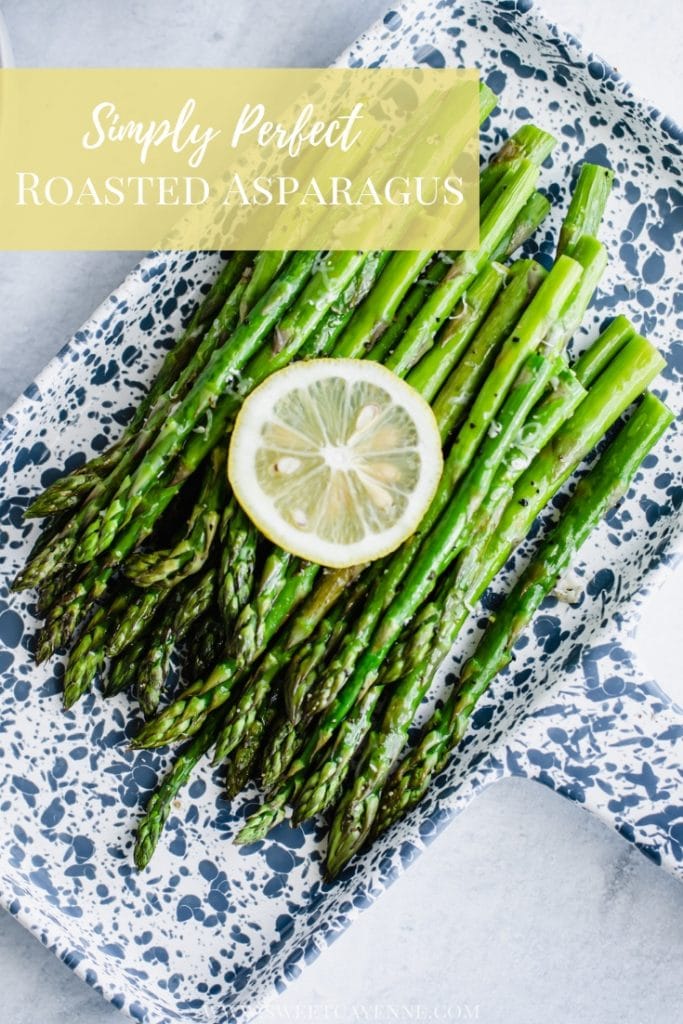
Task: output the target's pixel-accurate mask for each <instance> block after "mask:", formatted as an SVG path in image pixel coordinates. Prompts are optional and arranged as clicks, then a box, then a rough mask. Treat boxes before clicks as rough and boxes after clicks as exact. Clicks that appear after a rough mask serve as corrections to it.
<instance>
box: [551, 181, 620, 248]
mask: <svg viewBox="0 0 683 1024" xmlns="http://www.w3.org/2000/svg"><path fill="white" fill-rule="evenodd" d="M613 180H614V171H611V170H610V169H609V168H608V167H599V166H597V164H582V166H581V170H580V171H579V177H578V180H577V182H576V186H575V187H574V191H573V193H572V199H571V203H570V204H569V210H568V211H567V216H566V217H565V218H564V220H563V222H562V227H561V228H560V237H559V240H558V243H557V255H558V256H561V255H562V253H567V254H568V255H570V256H571V254H572V249H573V247H574V246H575V245H576V243H577V242H578V240H579V238H581V236H582V235H596V234H597V233H598V228H599V227H600V221H601V220H602V215H603V213H604V210H605V204H606V203H607V199H608V198H609V194H610V192H611V190H612V181H613Z"/></svg>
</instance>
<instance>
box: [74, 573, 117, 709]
mask: <svg viewBox="0 0 683 1024" xmlns="http://www.w3.org/2000/svg"><path fill="white" fill-rule="evenodd" d="M131 598H132V593H131V588H130V587H125V588H124V589H123V590H122V591H121V593H120V594H118V595H117V596H116V597H115V598H114V600H113V601H112V602H111V605H110V606H105V605H101V606H100V607H99V608H98V609H97V610H96V611H95V613H94V614H93V615H92V617H91V619H90V621H89V622H88V624H87V626H86V627H85V629H84V630H83V632H82V633H81V636H80V637H79V640H78V643H77V644H76V645H75V647H74V648H73V650H72V651H71V654H70V655H69V660H68V663H67V666H66V672H65V673H64V696H63V702H64V707H65V708H71V707H73V705H74V704H75V703H76V701H77V700H79V698H80V697H82V696H83V694H84V693H85V692H86V690H89V689H90V687H91V686H92V683H93V682H94V680H95V678H96V676H97V675H98V674H99V673H100V672H101V670H102V668H103V666H104V662H105V658H106V655H107V646H108V637H109V636H110V635H111V634H112V632H114V633H115V632H116V631H117V629H118V628H119V626H120V623H121V621H122V620H123V619H124V618H125V616H126V612H127V609H128V607H129V605H130V601H131Z"/></svg>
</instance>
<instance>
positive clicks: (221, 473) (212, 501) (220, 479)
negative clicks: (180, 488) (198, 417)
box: [124, 445, 227, 589]
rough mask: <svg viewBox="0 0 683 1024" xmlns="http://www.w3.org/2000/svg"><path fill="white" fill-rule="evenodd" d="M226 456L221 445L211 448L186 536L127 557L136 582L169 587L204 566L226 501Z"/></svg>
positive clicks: (126, 568)
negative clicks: (172, 543) (165, 546)
mask: <svg viewBox="0 0 683 1024" xmlns="http://www.w3.org/2000/svg"><path fill="white" fill-rule="evenodd" d="M226 456H227V452H226V449H225V447H223V446H222V445H218V446H217V447H216V448H214V449H213V451H212V452H211V455H210V456H209V458H208V460H207V466H206V470H205V472H204V478H203V480H202V486H201V488H200V491H199V495H198V497H197V501H196V503H195V505H194V507H193V509H192V512H191V515H190V519H189V522H188V524H187V530H186V533H185V536H184V537H183V538H182V539H181V540H180V541H179V542H178V543H177V544H175V545H174V546H173V547H172V548H166V549H162V550H158V551H150V552H140V553H137V554H134V555H132V556H131V557H130V558H129V559H128V561H127V562H126V564H125V566H124V572H125V573H126V576H128V578H129V579H130V580H132V581H133V583H135V584H136V586H138V587H158V586H162V587H167V588H168V589H171V588H172V587H174V586H176V585H177V584H178V583H180V582H181V581H182V580H184V579H186V578H187V577H188V576H193V575H194V574H195V573H196V572H199V570H200V569H201V568H202V567H203V565H204V564H205V562H206V560H207V558H208V557H209V551H210V549H211V545H212V544H213V539H214V537H215V535H216V530H217V529H218V524H219V521H220V516H221V509H222V508H223V507H224V504H225V494H226V491H227V477H226V470H225V461H226Z"/></svg>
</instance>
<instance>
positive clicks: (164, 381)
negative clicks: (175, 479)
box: [24, 253, 249, 518]
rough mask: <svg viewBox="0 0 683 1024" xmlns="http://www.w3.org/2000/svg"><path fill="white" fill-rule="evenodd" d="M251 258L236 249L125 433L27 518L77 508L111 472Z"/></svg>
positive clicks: (57, 484)
mask: <svg viewBox="0 0 683 1024" xmlns="http://www.w3.org/2000/svg"><path fill="white" fill-rule="evenodd" d="M248 259H249V254H248V253H235V254H233V255H232V256H231V257H230V258H229V259H228V260H227V262H226V263H225V264H224V266H223V267H222V269H221V271H220V273H219V275H218V277H217V278H216V280H215V281H214V283H213V285H212V286H211V288H210V289H209V291H208V293H207V294H206V295H205V296H204V298H203V299H202V301H201V303H200V304H199V306H198V307H197V309H196V310H195V313H194V315H193V317H192V319H191V320H190V323H189V324H188V326H187V327H186V328H185V330H184V332H183V334H182V335H181V337H180V338H179V339H178V341H177V342H176V344H175V345H174V346H173V348H171V349H170V351H169V352H168V353H167V355H166V357H165V358H164V361H163V363H162V364H161V368H160V369H159V372H158V373H157V375H156V377H155V378H154V382H153V384H152V386H151V388H150V390H149V391H148V392H147V394H146V395H145V397H144V398H143V399H142V400H141V401H140V402H139V404H138V406H137V408H136V409H135V412H134V413H133V416H132V418H131V420H130V422H129V423H128V425H127V427H126V429H125V431H124V433H123V436H122V437H121V438H119V440H118V441H116V442H115V443H114V444H113V445H111V446H110V447H109V448H108V449H107V450H106V451H104V452H102V453H101V454H100V455H97V456H96V457H95V458H93V459H91V460H90V461H89V462H86V463H85V464H84V465H82V466H79V467H78V469H76V470H74V471H73V472H71V473H69V474H68V475H66V476H62V477H59V479H58V480H55V481H54V483H52V484H50V486H49V487H47V488H46V489H45V490H44V491H43V492H42V494H40V495H39V496H38V497H37V498H36V499H35V500H34V501H33V502H32V504H31V505H29V507H28V508H27V510H26V512H25V513H24V515H25V516H26V517H27V518H28V517H31V516H47V515H52V514H54V513H55V512H59V511H62V510H66V509H69V508H73V506H74V505H75V504H77V503H78V502H79V501H80V500H81V498H84V497H85V496H86V495H87V494H88V493H89V492H90V491H91V490H92V488H93V487H94V486H95V485H96V484H97V482H98V481H99V480H100V479H101V478H102V477H105V476H107V475H108V473H109V472H110V471H111V470H112V469H113V467H114V466H115V464H116V462H117V461H118V459H119V457H120V455H121V452H122V450H123V447H124V444H125V442H126V440H127V439H128V438H130V437H132V436H133V435H134V434H135V432H136V431H137V429H138V428H139V427H140V426H141V425H142V423H143V422H144V420H145V418H146V416H147V414H148V413H149V412H150V411H151V409H152V408H153V407H154V405H155V404H156V402H157V401H158V399H159V398H160V397H161V396H162V395H163V394H164V392H165V391H166V390H167V388H169V387H170V386H171V385H172V384H173V383H174V381H175V380H176V378H177V377H178V375H179V374H180V372H181V371H182V370H183V369H184V367H185V366H186V365H187V363H188V362H189V360H190V359H191V358H192V356H193V355H194V353H195V351H196V348H197V345H198V344H199V342H200V341H201V339H202V337H203V336H204V334H205V333H206V330H207V328H208V325H209V323H210V322H211V320H213V318H214V317H215V316H216V315H217V313H218V311H219V310H220V308H221V306H222V305H223V304H224V303H225V301H226V299H227V297H228V295H229V293H230V291H231V290H232V288H233V287H234V285H235V283H236V282H237V280H238V279H239V277H240V276H241V275H242V273H243V272H244V270H245V267H246V266H247V264H248Z"/></svg>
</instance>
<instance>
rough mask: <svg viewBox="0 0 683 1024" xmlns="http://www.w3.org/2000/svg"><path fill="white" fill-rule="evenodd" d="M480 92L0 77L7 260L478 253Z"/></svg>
mask: <svg viewBox="0 0 683 1024" xmlns="http://www.w3.org/2000/svg"><path fill="white" fill-rule="evenodd" d="M478 127H479V98H478V77H477V74H476V73H475V72H474V71H469V70H464V71H463V70H451V69H413V70H408V69H406V70H395V69H367V68H361V69H340V68H333V69H325V70H321V69H303V70H302V69H248V70H243V69H229V70H207V69H195V70H190V69H183V70H177V69H164V70H152V69H130V70H108V69H77V70H56V69H51V70H46V69H40V70H32V69H21V70H3V71H0V248H2V249H8V250H11V249H14V250H18V249H25V250H28V249H43V250H45V249H86V250H87V249H155V248H175V249H363V250H370V249H432V250H433V249H447V250H454V249H472V248H476V246H477V244H478V229H479V216H478V214H479V192H478V181H479V178H478V173H479V171H478V166H479V164H478V157H479V151H478Z"/></svg>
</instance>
